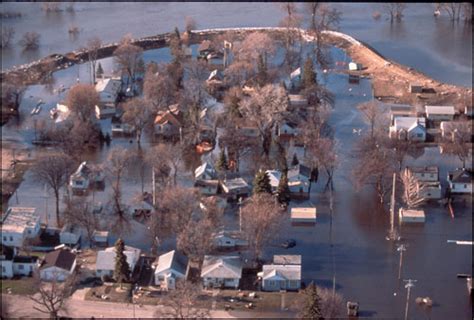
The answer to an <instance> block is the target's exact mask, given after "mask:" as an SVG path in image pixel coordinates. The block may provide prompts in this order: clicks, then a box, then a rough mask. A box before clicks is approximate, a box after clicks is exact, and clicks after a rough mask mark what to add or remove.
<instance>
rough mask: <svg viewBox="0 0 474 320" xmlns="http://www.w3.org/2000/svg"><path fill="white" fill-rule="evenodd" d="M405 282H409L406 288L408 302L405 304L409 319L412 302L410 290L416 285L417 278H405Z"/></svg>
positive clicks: (406, 315)
mask: <svg viewBox="0 0 474 320" xmlns="http://www.w3.org/2000/svg"><path fill="white" fill-rule="evenodd" d="M403 281H404V282H406V283H407V284H406V285H405V288H406V289H407V302H406V306H405V320H407V319H408V306H409V304H410V290H411V288H412V287H414V286H415V284H414V283H415V282H416V281H417V280H412V279H408V280H403Z"/></svg>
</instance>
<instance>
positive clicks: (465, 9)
mask: <svg viewBox="0 0 474 320" xmlns="http://www.w3.org/2000/svg"><path fill="white" fill-rule="evenodd" d="M462 15H463V18H464V21H465V22H468V23H472V3H470V2H464V3H463V4H462Z"/></svg>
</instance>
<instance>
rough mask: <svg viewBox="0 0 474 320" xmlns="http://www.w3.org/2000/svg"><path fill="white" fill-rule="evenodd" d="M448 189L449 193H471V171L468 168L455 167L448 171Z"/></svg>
mask: <svg viewBox="0 0 474 320" xmlns="http://www.w3.org/2000/svg"><path fill="white" fill-rule="evenodd" d="M448 183H449V190H450V191H451V193H458V194H470V193H472V171H471V170H468V169H459V168H458V169H456V170H454V171H449V172H448Z"/></svg>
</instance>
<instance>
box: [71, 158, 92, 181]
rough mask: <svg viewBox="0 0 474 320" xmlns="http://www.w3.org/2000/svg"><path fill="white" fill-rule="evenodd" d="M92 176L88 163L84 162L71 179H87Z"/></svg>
mask: <svg viewBox="0 0 474 320" xmlns="http://www.w3.org/2000/svg"><path fill="white" fill-rule="evenodd" d="M89 174H91V169H90V168H89V167H88V166H87V161H84V162H82V163H81V164H80V165H79V167H78V168H77V170H76V171H75V172H74V173H73V174H72V175H71V178H73V179H77V178H87V177H88V176H89Z"/></svg>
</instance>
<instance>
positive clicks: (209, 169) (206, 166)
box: [194, 162, 216, 179]
mask: <svg viewBox="0 0 474 320" xmlns="http://www.w3.org/2000/svg"><path fill="white" fill-rule="evenodd" d="M204 173H207V174H208V175H209V176H211V177H212V178H215V177H216V169H214V166H212V165H211V164H210V163H208V162H204V163H203V164H201V165H200V166H199V167H197V168H196V170H194V176H195V177H196V179H198V178H199V177H200V176H202V175H203V174H204Z"/></svg>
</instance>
